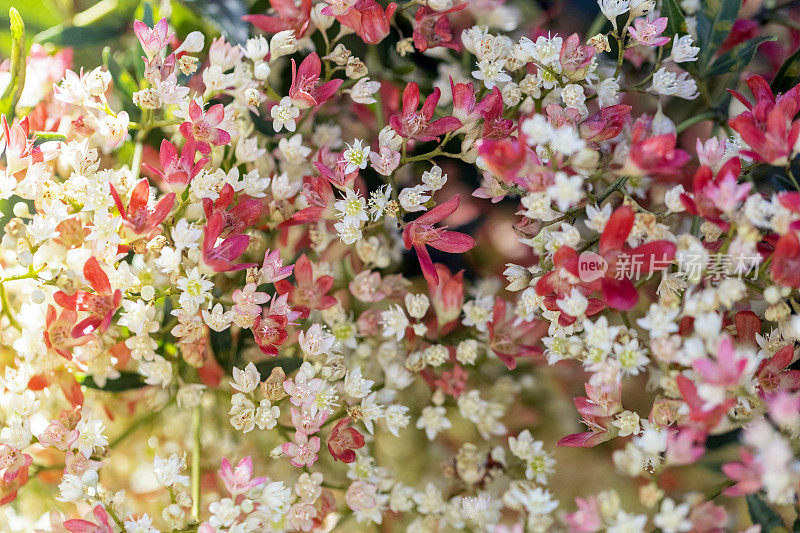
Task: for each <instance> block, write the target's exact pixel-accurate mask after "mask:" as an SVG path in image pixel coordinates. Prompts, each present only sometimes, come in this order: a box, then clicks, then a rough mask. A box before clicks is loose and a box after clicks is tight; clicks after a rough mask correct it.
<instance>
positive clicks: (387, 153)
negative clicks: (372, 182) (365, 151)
mask: <svg viewBox="0 0 800 533" xmlns="http://www.w3.org/2000/svg"><path fill="white" fill-rule="evenodd" d="M369 162H370V163H371V164H372V168H373V169H375V172H377V173H378V174H381V175H382V176H390V175H391V174H392V172H394V171H395V169H397V167H398V166H399V165H400V152H395V151H394V150H392V149H391V148H389V147H388V146H381V151H380V153H378V152H375V151H371V152H370V153H369Z"/></svg>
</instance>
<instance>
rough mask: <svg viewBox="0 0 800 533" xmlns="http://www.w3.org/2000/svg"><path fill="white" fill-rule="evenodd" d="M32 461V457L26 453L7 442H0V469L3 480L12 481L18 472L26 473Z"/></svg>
mask: <svg viewBox="0 0 800 533" xmlns="http://www.w3.org/2000/svg"><path fill="white" fill-rule="evenodd" d="M32 462H33V458H32V457H31V456H30V455H28V454H27V453H22V451H21V450H18V449H16V448H14V447H12V446H9V445H7V444H0V470H2V471H3V482H5V483H8V482H10V481H13V480H14V479H16V478H17V476H18V475H20V472H24V473H25V474H26V475H27V472H28V467H29V466H31V463H32Z"/></svg>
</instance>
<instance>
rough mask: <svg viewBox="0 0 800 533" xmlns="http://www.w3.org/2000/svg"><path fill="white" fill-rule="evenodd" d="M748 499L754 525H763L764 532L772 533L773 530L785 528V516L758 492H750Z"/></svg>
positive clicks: (748, 507)
mask: <svg viewBox="0 0 800 533" xmlns="http://www.w3.org/2000/svg"><path fill="white" fill-rule="evenodd" d="M745 499H746V500H747V510H748V512H749V513H750V520H751V521H752V522H753V525H754V526H759V525H760V526H761V531H762V532H763V533H770V532H771V531H773V530H776V529H778V530H785V528H786V524H784V523H783V518H781V515H779V514H778V513H777V512H775V510H774V509H773V508H772V507H770V506H769V505H767V503H766V502H765V501H764V500H762V499H761V498H760V497H759V496H758V494H749V495H747V496H746V498H745Z"/></svg>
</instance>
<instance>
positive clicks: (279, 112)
mask: <svg viewBox="0 0 800 533" xmlns="http://www.w3.org/2000/svg"><path fill="white" fill-rule="evenodd" d="M276 36H277V34H276ZM273 39H274V37H273ZM269 113H270V115H272V127H273V128H274V129H275V132H276V133H277V132H279V131H281V130H282V129H283V128H286V129H287V130H288V131H294V130H295V129H297V124H295V121H294V119H296V118H297V117H299V116H300V110H299V109H297V108H296V107H295V106H294V105H293V104H292V99H291V98H289V97H288V96H284V97H283V98H281V101H280V103H278V105H275V106H273V107H272V109H270V112H269Z"/></svg>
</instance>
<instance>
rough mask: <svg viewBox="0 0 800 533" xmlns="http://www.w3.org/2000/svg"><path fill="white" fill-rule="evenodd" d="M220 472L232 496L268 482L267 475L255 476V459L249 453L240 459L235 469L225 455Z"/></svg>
mask: <svg viewBox="0 0 800 533" xmlns="http://www.w3.org/2000/svg"><path fill="white" fill-rule="evenodd" d="M218 474H219V477H220V478H221V479H222V482H223V483H225V488H226V489H228V492H229V493H230V494H231V496H238V495H239V494H244V493H246V492H247V491H249V490H250V489H252V488H253V487H257V486H259V485H263V484H264V483H266V482H267V478H265V477H256V478H254V477H253V459H252V458H251V457H250V456H249V455H248V456H247V457H245V458H244V459H242V460H241V461H239V464H237V465H236V468H235V469H234V468H232V467H231V463H230V461H228V459H227V458H225V457H223V458H222V464H221V466H220V469H219V470H218Z"/></svg>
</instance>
